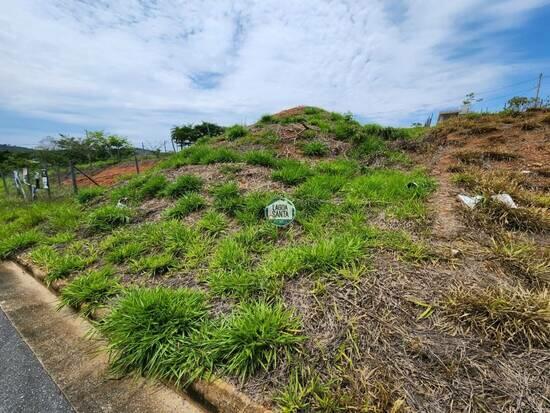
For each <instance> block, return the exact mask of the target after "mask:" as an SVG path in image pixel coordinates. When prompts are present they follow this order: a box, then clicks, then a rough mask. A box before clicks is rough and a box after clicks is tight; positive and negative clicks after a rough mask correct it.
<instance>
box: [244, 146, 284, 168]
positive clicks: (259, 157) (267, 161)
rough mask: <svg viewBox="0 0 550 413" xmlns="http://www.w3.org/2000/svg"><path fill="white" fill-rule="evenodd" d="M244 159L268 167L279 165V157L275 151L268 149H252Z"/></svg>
mask: <svg viewBox="0 0 550 413" xmlns="http://www.w3.org/2000/svg"><path fill="white" fill-rule="evenodd" d="M244 159H245V161H246V163H247V164H249V165H259V166H265V167H268V168H274V167H276V166H277V162H278V159H277V158H276V157H275V155H274V154H273V152H270V151H267V150H257V151H250V152H247V153H246V154H245V155H244Z"/></svg>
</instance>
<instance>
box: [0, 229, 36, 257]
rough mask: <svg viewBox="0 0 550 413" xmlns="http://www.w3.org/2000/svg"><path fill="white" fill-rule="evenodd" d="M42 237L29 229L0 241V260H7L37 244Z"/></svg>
mask: <svg viewBox="0 0 550 413" xmlns="http://www.w3.org/2000/svg"><path fill="white" fill-rule="evenodd" d="M43 237H44V235H43V234H41V233H40V232H38V231H37V230H34V229H31V230H29V231H25V232H19V233H15V234H13V235H11V236H8V237H7V238H3V239H2V240H0V259H6V258H9V257H11V256H13V255H14V254H16V253H17V252H19V251H21V250H23V249H25V248H28V247H31V246H33V245H35V244H37V243H39V242H40V241H41V240H42V239H43Z"/></svg>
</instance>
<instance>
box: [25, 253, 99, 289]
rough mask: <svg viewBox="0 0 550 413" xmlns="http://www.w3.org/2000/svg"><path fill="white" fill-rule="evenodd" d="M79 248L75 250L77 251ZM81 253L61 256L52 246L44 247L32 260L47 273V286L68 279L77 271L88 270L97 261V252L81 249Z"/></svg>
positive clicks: (33, 254) (32, 256)
mask: <svg viewBox="0 0 550 413" xmlns="http://www.w3.org/2000/svg"><path fill="white" fill-rule="evenodd" d="M75 249H77V248H73V250H75ZM78 249H80V252H79V253H75V252H71V251H70V249H69V252H66V253H63V254H60V253H59V252H57V251H56V250H54V249H53V248H52V247H50V246H42V247H40V248H38V249H36V250H34V251H33V252H32V253H31V259H32V261H33V262H34V263H36V264H37V265H38V266H39V267H41V268H43V269H44V270H45V271H46V277H45V278H44V281H45V282H46V284H47V285H50V284H51V283H52V282H54V281H56V280H59V279H62V278H66V277H68V276H69V275H71V274H72V273H74V272H76V271H81V270H84V269H86V268H87V267H88V266H89V265H91V264H92V263H93V262H94V261H95V260H96V259H97V254H96V253H95V251H93V250H90V249H85V248H83V247H81V246H80V247H79V248H78Z"/></svg>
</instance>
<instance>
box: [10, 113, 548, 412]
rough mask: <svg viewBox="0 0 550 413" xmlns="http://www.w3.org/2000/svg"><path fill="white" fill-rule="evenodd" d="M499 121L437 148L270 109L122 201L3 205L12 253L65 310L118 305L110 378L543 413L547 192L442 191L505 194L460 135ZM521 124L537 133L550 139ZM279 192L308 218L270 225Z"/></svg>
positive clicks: (126, 186) (110, 329)
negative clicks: (510, 204) (268, 215)
mask: <svg viewBox="0 0 550 413" xmlns="http://www.w3.org/2000/svg"><path fill="white" fill-rule="evenodd" d="M492 116H493V117H491V118H486V119H460V120H457V121H453V122H456V124H454V123H452V122H451V123H447V124H443V125H440V126H438V127H437V128H436V129H434V130H432V131H431V132H430V134H429V135H428V136H427V137H426V136H425V135H426V134H425V133H426V131H425V130H424V129H423V128H391V127H381V126H378V125H360V124H359V123H357V122H355V121H354V120H353V119H351V118H350V117H348V116H345V115H341V114H337V113H330V112H326V111H324V110H321V109H318V108H312V107H300V108H295V109H292V110H289V111H285V112H281V113H279V114H276V115H266V116H264V117H262V118H261V120H260V121H259V122H258V123H256V124H255V125H252V126H251V127H244V126H240V125H236V126H234V127H232V128H228V130H227V131H226V133H225V134H224V135H222V136H220V137H216V138H206V139H202V140H201V141H200V142H198V143H197V144H196V145H194V146H192V147H190V148H188V149H185V150H183V151H181V152H179V153H177V154H174V155H173V156H171V157H170V158H167V159H165V160H163V161H161V162H160V163H159V164H157V165H156V166H155V167H154V168H152V169H150V170H148V171H147V172H146V173H144V174H141V175H139V176H137V177H133V178H131V179H126V180H122V181H121V182H119V183H118V184H116V185H115V186H114V187H112V188H89V189H83V190H81V191H80V193H79V194H78V196H77V197H75V198H66V199H65V198H64V199H58V200H55V201H51V202H37V203H35V204H32V205H25V204H22V203H21V202H19V201H16V200H14V199H9V200H8V199H2V200H1V201H0V222H1V225H2V228H3V231H2V235H1V236H0V256H1V257H2V258H9V257H13V256H15V255H18V256H19V257H20V258H21V259H23V260H29V261H32V262H33V263H34V264H35V265H38V266H39V267H41V268H43V269H44V270H45V271H46V273H47V276H46V279H45V281H46V282H47V283H48V284H50V285H52V286H54V287H55V288H58V289H60V291H61V297H62V301H63V303H64V305H67V306H71V307H73V308H75V309H77V310H80V311H82V312H83V314H85V315H91V314H93V313H94V312H96V311H97V310H98V309H99V308H103V307H106V308H108V309H109V312H108V315H107V316H106V318H105V319H104V320H103V321H102V322H100V323H98V327H97V329H98V331H99V332H100V333H101V334H103V335H104V336H105V337H106V338H107V339H108V342H109V343H110V344H109V351H110V352H111V355H112V363H113V369H114V370H115V371H116V372H118V373H123V374H124V373H130V372H138V373H139V374H142V375H145V376H150V377H157V378H162V379H166V380H170V381H173V382H176V383H178V384H181V385H185V384H187V383H189V382H190V381H192V380H194V379H196V378H199V377H202V378H208V377H212V376H221V377H224V378H225V379H226V380H229V381H232V382H234V383H236V384H239V386H241V388H242V389H243V391H245V392H246V393H247V394H249V395H250V396H252V397H253V398H255V399H256V400H258V401H259V402H261V403H263V404H265V405H266V406H270V407H278V408H280V409H281V410H282V411H285V412H298V411H331V412H332V411H368V412H387V411H392V412H400V411H440V410H449V409H451V410H452V409H458V410H462V409H467V408H471V409H473V410H474V411H475V410H480V411H481V410H488V411H505V410H506V409H508V407H507V406H509V405H510V401H511V400H514V399H515V397H516V392H515V390H514V389H515V386H519V385H520V384H521V386H523V387H522V390H521V391H522V395H523V396H522V400H523V401H522V402H521V403H524V404H522V406H524V407H526V408H525V409H523V410H524V411H535V410H536V409H537V408H538V407H541V406H542V405H543V404H544V401H543V399H542V398H541V397H542V394H543V393H544V387H545V382H546V381H547V380H546V379H541V376H539V375H538V374H539V373H540V372H541V370H540V369H543V368H544V364H545V360H548V356H549V355H550V353H549V351H548V350H549V344H550V325H549V322H550V308H549V301H548V297H549V295H548V289H547V283H548V278H547V275H548V269H549V268H550V264H549V261H548V255H545V254H546V253H545V252H544V251H542V249H541V248H540V246H539V244H537V243H540V242H544V243H546V244H545V245H548V244H547V242H548V236H547V232H546V231H547V229H548V227H547V223H548V221H547V219H548V211H547V209H545V208H548V199H547V196H546V197H545V195H544V190H541V187H540V186H538V187H534V186H529V187H528V186H527V185H526V184H525V186H522V184H521V183H517V185H516V186H514V188H515V192H514V193H513V196H514V198H515V199H517V201H518V202H519V203H520V208H519V209H518V210H507V209H503V207H502V205H500V204H498V203H494V202H488V203H486V204H485V203H484V204H483V206H482V207H481V208H479V209H476V210H474V211H463V213H459V211H461V210H458V209H456V204H454V196H453V195H452V194H451V193H448V191H451V190H453V191H454V190H457V188H458V187H457V186H456V185H458V184H460V185H466V186H467V187H468V188H471V189H472V190H476V191H478V190H479V191H482V192H483V193H485V194H486V195H487V197H489V196H490V194H491V193H494V192H495V191H497V192H498V189H497V188H496V187H495V186H494V182H496V181H490V180H489V178H485V177H489V176H490V174H488V173H487V170H486V169H484V168H486V167H487V166H491V169H493V168H494V167H495V165H496V164H493V165H484V164H483V163H481V164H479V163H477V164H476V162H475V161H470V160H471V159H473V158H472V157H471V156H473V157H474V158H475V156H474V155H471V156H470V155H464V154H466V153H467V152H468V150H469V151H470V152H472V151H473V150H472V149H471V148H470V149H468V145H469V144H470V143H469V142H470V141H466V140H464V141H460V142H461V143H460V144H457V143H456V142H454V141H453V142H454V143H452V142H451V141H452V139H453V137H454V138H455V139H458V140H460V137H464V136H466V135H467V136H470V137H473V136H476V137H480V136H485V135H487V136H489V135H490V134H491V133H493V132H494V130H491V131H489V130H488V129H487V130H480V127H479V126H480V125H488V124H494V125H493V127H494V128H496V130H501V129H502V130H508V129H510V128H509V127H505V126H504V125H505V119H504V117H499V116H498V115H492ZM537 116H538V115H537ZM541 119H542V118H541ZM513 122H515V123H517V128H518V130H520V131H523V132H522V133H528V134H531V133H532V136H533V139H535V140H536V139H538V135H536V134H535V132H536V131H537V130H539V129H540V130H542V131H546V130H548V128H549V127H548V126H547V125H546V124H545V123H544V122H542V121H539V118H537V119H536V120H533V119H532V120H531V122H533V123H536V127H535V128H533V129H532V130H530V132H525V130H524V129H521V128H522V126H521V125H520V123H518V122H520V121H519V120H514V121H513ZM521 122H526V121H525V119H523V118H522V120H521ZM515 123H514V125H515ZM508 125H509V124H508ZM445 128H447V129H445ZM540 130H539V131H540ZM464 131H468V132H464ZM531 131H534V132H531ZM468 134H469V135H468ZM484 134H485V135H484ZM535 135H536V136H535ZM529 136H531V135H529ZM529 136H528V137H527V138H526V139H527V141H528V142H531V141H530V139H531V138H530V137H529ZM543 136H544V134H543ZM479 139H481V138H479ZM459 146H462V152H460V153H461V154H462V155H463V158H460V154H459V155H456V154H455V153H454V152H452V153H451V151H454V150H458V149H457V148H459ZM524 146H525V145H524ZM464 148H466V149H468V150H466V149H464ZM476 151H478V152H479V153H482V152H483V150H481V149H479V147H477V148H476ZM473 152H475V151H473ZM485 152H486V151H485ZM516 152H517V153H516V155H517V156H518V157H521V156H522V155H521V151H519V152H518V151H516ZM479 156H481V155H478V158H479ZM483 156H484V155H483ZM483 156H482V158H483ZM476 159H477V158H476ZM483 159H485V158H483ZM516 159H517V158H516ZM493 161H494V160H493V159H492V158H491V159H489V160H488V161H487V162H493ZM494 162H501V161H494ZM472 168H478V169H472ZM472 174H473V175H472ZM524 175H526V176H527V175H528V174H524ZM480 176H483V177H484V178H483V179H478V178H477V177H480ZM541 176H542V175H541ZM537 177H539V176H538V175H537ZM539 178H540V177H539ZM539 178H536V179H539ZM533 179H534V178H533ZM543 179H546V178H544V177H543ZM498 182H502V185H504V184H505V183H506V182H507V181H504V180H501V181H498ZM525 182H530V181H529V176H528V177H527V178H526V181H525ZM533 182H534V181H533ZM510 185H512V184H510ZM450 188H451V189H450ZM478 188H479V189H478ZM499 188H500V187H499ZM508 188H509V186H507V187H506V189H508ZM546 189H547V188H546ZM279 197H285V198H288V199H290V200H292V201H293V203H294V204H295V205H296V208H297V217H296V221H295V222H294V223H293V224H292V225H290V226H289V227H286V228H282V229H280V228H276V227H274V226H273V225H272V224H270V223H269V222H266V220H265V218H264V212H263V210H264V207H265V206H267V205H268V204H269V203H270V202H271V201H273V200H274V199H277V198H279ZM119 200H123V202H124V203H125V205H126V206H125V207H123V208H120V207H117V206H116V205H117V203H118V201H119ZM448 205H452V207H453V208H451V209H448V208H447V209H446V206H448ZM455 209H456V211H455ZM495 214H496V215H495ZM452 220H455V221H456V226H457V228H458V229H457V232H456V233H455V234H453V236H452V237H450V236H444V234H443V232H444V231H443V230H442V231H439V229H440V226H441V225H443V226H445V224H446V223H449V225H451V221H452ZM516 223H519V224H517V225H516ZM471 228H474V229H475V231H476V232H475V234H473V235H472V233H471V231H470V229H471ZM448 229H449V228H448V227H446V228H445V230H448ZM480 229H481V230H480ZM493 241H494V243H493V244H491V243H492V242H493ZM491 245H493V246H491ZM546 252H547V250H546ZM510 268H512V269H510ZM525 277H527V278H525ZM529 277H531V278H529ZM533 277H534V278H533ZM517 375H519V376H517ZM535 377H538V378H537V379H535ZM524 380H525V381H524ZM546 384H548V383H546ZM450 406H452V407H450ZM514 406H515V402H514Z"/></svg>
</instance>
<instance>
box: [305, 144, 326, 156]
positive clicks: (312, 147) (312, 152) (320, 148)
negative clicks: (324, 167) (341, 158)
mask: <svg viewBox="0 0 550 413" xmlns="http://www.w3.org/2000/svg"><path fill="white" fill-rule="evenodd" d="M302 152H303V153H304V155H306V156H325V155H326V154H328V152H329V147H328V146H327V145H326V143H324V142H321V141H313V142H307V143H304V144H303V145H302Z"/></svg>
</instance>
